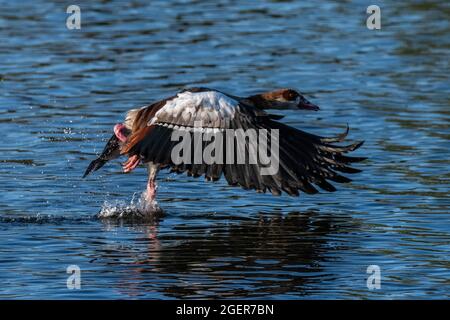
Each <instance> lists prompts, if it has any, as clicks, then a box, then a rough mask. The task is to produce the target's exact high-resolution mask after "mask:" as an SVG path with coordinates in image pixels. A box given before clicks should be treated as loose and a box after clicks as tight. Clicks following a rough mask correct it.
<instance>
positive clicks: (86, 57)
mask: <svg viewBox="0 0 450 320" xmlns="http://www.w3.org/2000/svg"><path fill="white" fill-rule="evenodd" d="M77 4H78V5H79V6H80V8H81V29H80V30H69V29H67V27H66V18H67V17H68V16H69V15H68V14H66V8H67V5H68V4H67V2H64V1H52V2H47V1H41V0H39V1H22V2H20V6H19V5H18V4H17V3H15V2H11V1H0V8H1V10H0V37H1V44H0V135H1V137H2V144H1V145H0V179H1V182H2V183H1V185H2V187H1V190H2V192H1V195H0V199H1V200H0V281H1V283H2V285H1V286H0V298H27V299H30V298H31V299H34V298H50V299H53V298H57V299H69V298H82V299H92V298H98V299H105V298H125V299H127V298H136V299H137V298H146V299H173V298H193V299H195V298H250V299H252V298H268V299H312V298H325V299H330V298H339V299H342V298H352V299H353V298H356V299H359V298H365V299H366V298H367V299H377V298H387V299H398V298H419V299H422V298H449V297H450V255H449V252H450V234H449V232H450V212H449V205H450V197H449V194H448V193H449V182H450V181H449V180H450V173H449V168H450V160H449V159H450V154H449V139H450V130H449V119H450V109H449V105H450V103H449V93H450V88H449V84H450V81H449V47H450V37H449V32H450V27H449V7H448V5H446V4H443V3H442V4H441V3H440V2H439V1H427V2H426V4H423V3H422V2H418V1H410V4H406V3H400V2H399V1H397V2H395V3H394V2H387V1H378V2H377V4H378V5H379V6H380V7H381V18H382V26H381V27H382V28H381V30H368V29H367V27H366V24H365V20H366V17H367V16H368V15H367V14H366V7H367V5H368V3H366V2H365V1H349V2H338V3H334V2H320V3H316V2H311V3H310V4H307V3H305V2H303V1H301V2H300V1H267V2H254V1H251V2H250V1H228V0H227V1H225V0H220V1H214V2H204V1H151V3H147V1H131V2H125V1H101V2H98V3H93V2H88V1H78V2H77ZM189 86H207V87H211V88H216V89H219V90H223V91H225V92H229V93H231V94H235V95H241V96H246V95H250V94H254V93H258V92H262V91H266V90H271V89H274V88H282V87H291V88H296V89H298V90H300V91H301V92H303V93H304V94H305V95H306V97H308V99H310V100H311V101H312V102H314V103H316V104H318V105H319V106H320V107H321V109H322V110H321V111H320V112H305V111H295V110H282V111H277V112H278V113H279V114H283V115H285V118H284V119H283V120H282V121H283V122H285V123H287V124H289V125H292V126H295V127H297V128H301V129H303V130H305V131H309V132H312V133H315V134H319V135H333V134H336V133H338V132H341V131H342V130H343V129H344V128H345V126H346V124H347V123H348V124H349V126H350V134H349V138H350V139H353V140H365V144H364V146H363V147H362V148H361V149H360V150H358V151H356V152H355V153H354V155H356V156H366V157H368V160H366V161H365V162H363V163H360V164H358V165H357V167H358V168H361V169H363V172H362V173H360V174H357V175H353V176H352V178H354V181H353V182H352V183H351V184H347V185H338V186H337V187H338V189H339V190H338V192H335V193H320V194H317V195H305V194H302V195H301V196H300V197H298V198H295V197H288V196H286V195H284V196H282V197H273V196H271V195H269V194H265V195H264V194H256V193H254V192H252V191H245V190H242V189H239V188H232V187H229V186H228V185H227V184H226V183H225V182H224V181H223V180H221V181H219V182H216V183H206V182H204V181H203V180H202V179H194V178H188V177H186V176H185V175H175V174H170V173H168V172H161V173H160V175H159V185H160V187H159V204H160V206H161V207H162V208H163V209H164V211H165V214H164V215H163V216H161V217H156V218H155V219H152V220H150V221H137V222H136V221H132V222H130V221H122V220H114V219H109V220H101V219H97V218H96V214H97V213H98V212H99V211H100V210H101V208H102V207H103V208H105V206H106V207H112V208H114V207H117V206H124V205H125V206H126V205H130V204H131V203H132V201H133V198H134V199H136V198H138V197H139V196H140V193H141V191H142V190H143V189H144V188H145V184H146V177H147V175H146V171H145V168H143V167H139V168H138V169H136V170H135V172H133V173H132V174H123V173H122V172H121V166H120V161H124V160H125V159H121V160H120V161H119V160H116V161H113V162H111V163H109V164H108V165H106V166H105V167H104V168H102V170H100V171H98V172H96V173H95V174H93V175H92V176H90V177H89V178H87V179H84V180H82V179H81V176H82V174H83V172H84V170H85V168H86V167H87V165H88V164H89V162H90V161H91V160H93V159H94V158H95V157H96V155H97V154H98V153H99V152H100V151H101V149H102V148H103V146H104V143H105V141H106V140H107V139H108V138H109V137H110V135H111V133H112V126H113V125H114V124H115V123H117V122H119V121H121V119H123V116H124V113H125V111H126V110H128V109H131V108H133V107H138V106H142V105H145V104H148V103H150V102H153V101H156V100H159V99H161V98H164V97H167V96H169V95H172V94H174V93H175V92H177V91H178V90H180V89H182V88H186V87H189ZM69 265H77V266H79V268H80V270H81V289H79V290H77V289H75V290H69V289H68V288H67V286H66V280H67V277H68V276H69V274H67V273H66V268H67V267H68V266H69ZM370 265H377V266H379V268H380V272H381V288H380V289H372V290H370V289H369V288H368V287H367V279H368V277H369V276H370V275H371V274H368V273H367V268H368V266H370Z"/></svg>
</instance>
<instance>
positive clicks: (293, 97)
mask: <svg viewBox="0 0 450 320" xmlns="http://www.w3.org/2000/svg"><path fill="white" fill-rule="evenodd" d="M259 97H260V98H261V99H263V100H264V101H265V103H266V104H267V105H268V106H270V107H272V108H274V109H285V108H287V109H305V110H314V111H317V110H319V107H318V106H317V105H315V104H313V103H311V102H309V101H308V100H307V99H306V98H305V97H304V96H303V95H302V94H301V93H300V92H298V91H296V90H294V89H278V90H275V91H270V92H266V93H263V94H261V95H259Z"/></svg>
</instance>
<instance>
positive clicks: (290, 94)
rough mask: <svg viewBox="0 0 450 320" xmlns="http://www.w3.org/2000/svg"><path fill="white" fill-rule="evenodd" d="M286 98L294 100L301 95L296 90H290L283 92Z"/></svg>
mask: <svg viewBox="0 0 450 320" xmlns="http://www.w3.org/2000/svg"><path fill="white" fill-rule="evenodd" d="M283 96H284V98H285V99H286V100H288V101H293V100H295V99H297V97H298V96H299V95H298V93H297V92H295V91H294V90H288V91H286V92H285V93H284V94H283Z"/></svg>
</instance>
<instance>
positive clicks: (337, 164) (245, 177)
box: [83, 88, 365, 202]
mask: <svg viewBox="0 0 450 320" xmlns="http://www.w3.org/2000/svg"><path fill="white" fill-rule="evenodd" d="M283 108H297V109H307V110H319V107H317V106H316V105H314V104H312V103H310V102H309V101H308V100H306V99H305V98H304V97H303V96H302V95H301V94H300V93H299V92H297V91H295V90H292V89H280V90H276V91H272V92H266V93H262V94H257V95H253V96H250V97H247V98H240V97H237V96H232V95H230V94H227V93H224V92H220V91H218V90H214V89H208V88H191V89H187V90H183V91H180V92H179V93H177V94H176V95H175V96H172V97H169V98H167V99H164V100H161V101H158V102H155V103H153V104H151V105H148V106H144V107H142V108H140V109H133V110H130V111H128V113H127V114H126V118H125V121H124V122H123V123H119V124H116V125H115V126H114V135H113V136H112V137H111V138H110V139H109V141H108V143H107V144H106V146H105V148H104V150H103V152H102V154H101V155H100V157H99V158H98V159H96V160H94V161H92V162H91V164H90V165H89V167H88V168H87V170H86V172H85V174H84V176H83V177H85V176H87V175H88V174H89V173H90V172H92V171H95V170H98V169H99V168H101V167H102V166H103V165H104V164H105V163H106V162H107V161H108V160H111V159H115V158H117V157H119V156H120V155H126V156H128V160H127V161H126V162H125V164H124V165H123V170H124V172H130V171H132V170H133V169H134V168H136V167H137V166H138V164H139V163H144V164H146V165H147V167H148V183H147V192H146V195H145V199H146V201H149V202H152V201H154V200H155V196H156V175H157V172H158V171H159V170H160V169H164V168H170V169H171V170H172V171H174V172H177V173H181V172H187V174H188V175H190V176H194V177H199V176H202V175H204V176H205V178H206V179H207V180H210V181H215V180H218V179H219V178H220V177H221V176H222V174H223V175H224V176H225V179H226V180H227V182H228V184H230V185H232V186H241V187H243V188H244V189H255V190H256V191H258V192H266V191H267V190H268V191H271V192H272V194H274V195H280V194H281V192H282V191H284V192H286V193H287V194H289V195H292V196H294V195H298V194H299V191H302V192H305V193H308V194H314V193H317V192H318V190H317V189H316V187H315V186H314V185H316V186H318V187H320V188H321V189H323V190H326V191H330V192H332V191H335V190H336V189H335V187H334V186H333V185H331V184H330V183H329V182H328V180H329V181H333V182H338V183H345V182H349V181H351V180H350V179H349V178H347V177H344V176H342V175H340V174H338V173H337V171H340V172H345V173H357V172H360V170H359V169H354V168H351V167H349V166H348V164H349V163H352V162H359V161H362V160H364V159H365V158H362V157H349V156H346V155H344V153H347V152H349V151H353V150H355V149H357V148H359V147H360V146H361V145H362V143H363V141H361V142H357V143H353V144H350V145H347V146H337V145H335V144H333V143H336V142H341V141H343V140H344V139H345V138H346V136H347V134H348V127H347V130H346V131H345V132H344V133H342V134H340V135H338V136H336V137H332V138H325V137H321V136H317V135H313V134H310V133H306V132H304V131H301V130H299V129H296V128H293V127H290V126H287V125H285V124H283V123H281V122H279V121H277V120H280V119H281V118H282V116H279V115H274V114H269V113H267V112H266V111H264V110H265V109H283ZM199 122H200V124H201V125H200V126H198V123H199ZM196 124H197V125H196ZM196 129H199V130H197V132H206V131H208V130H209V131H214V132H215V134H217V133H221V132H223V131H225V130H227V131H228V130H241V131H243V130H250V129H254V130H259V131H261V130H262V131H264V130H265V132H266V133H267V132H270V134H269V140H270V141H269V142H267V141H266V145H265V146H266V147H267V148H268V147H269V145H270V146H272V145H274V146H275V145H278V149H277V150H278V154H277V155H276V159H275V160H276V161H278V166H277V170H276V171H274V172H272V173H270V174H267V173H266V174H263V173H262V172H261V171H262V169H264V168H266V167H267V163H264V164H263V163H262V161H261V159H259V157H256V158H257V159H256V162H255V161H253V162H251V161H250V159H249V158H251V155H250V156H248V157H247V158H245V160H244V162H242V161H241V162H239V161H236V158H238V157H239V156H240V154H241V153H242V152H245V151H247V152H248V151H249V150H250V149H252V150H253V151H254V150H256V149H253V148H251V147H252V146H250V145H249V144H250V143H251V142H250V139H248V140H246V136H244V140H243V141H244V142H243V143H241V147H242V144H243V145H244V149H240V150H237V151H236V150H235V151H233V154H232V155H231V157H228V155H229V153H231V151H229V149H228V148H225V147H224V146H223V143H222V144H220V150H219V151H217V150H216V151H214V152H213V153H217V154H219V153H220V152H222V151H223V153H224V156H225V157H226V158H227V161H221V162H220V161H216V162H211V161H209V162H207V161H206V160H205V159H200V161H198V159H197V161H196V159H194V155H192V154H191V155H189V151H183V152H180V154H179V155H180V156H179V157H178V158H177V157H175V158H176V159H174V156H173V153H174V150H175V148H176V146H177V144H179V142H180V141H179V140H180V139H179V137H178V138H176V139H174V138H173V136H174V134H175V133H180V132H181V133H182V134H184V135H185V136H184V137H186V135H187V136H190V137H192V136H193V135H195V134H196ZM274 132H275V133H276V134H275V133H274ZM236 136H237V135H236ZM247 138H248V137H247ZM215 139H216V138H215ZM215 139H214V140H215ZM194 140H195V138H194ZM202 140H205V139H200V143H198V141H197V144H195V142H193V143H192V144H191V142H189V146H192V148H193V151H194V152H192V153H194V154H195V153H196V151H197V150H198V149H199V148H200V149H201V150H203V148H205V144H206V142H207V141H202ZM206 140H207V139H206ZM261 141H262V140H261ZM241 142H242V141H241ZM238 144H239V143H238ZM235 145H236V144H235V142H233V143H232V145H231V146H235ZM227 146H229V145H227ZM185 152H186V154H184V153H185ZM271 152H272V149H271ZM182 153H183V156H181V154H182ZM274 153H275V152H274ZM259 155H261V154H259ZM184 156H186V157H184ZM180 159H181V160H180ZM228 160H230V161H228Z"/></svg>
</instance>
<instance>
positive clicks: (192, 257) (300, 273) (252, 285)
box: [96, 211, 356, 298]
mask: <svg viewBox="0 0 450 320" xmlns="http://www.w3.org/2000/svg"><path fill="white" fill-rule="evenodd" d="M197 218H200V217H197ZM204 219H206V220H209V219H210V218H208V217H204ZM105 223H106V224H105V228H107V229H108V230H109V231H113V230H114V229H115V228H118V227H120V228H130V229H132V230H135V231H137V232H139V233H141V236H140V237H139V239H137V241H139V242H140V243H142V247H141V246H139V248H138V249H137V248H136V247H135V246H129V247H128V246H125V247H124V246H122V245H120V244H117V247H115V248H111V247H110V246H108V247H107V248H103V247H102V246H99V247H98V250H97V251H96V256H97V258H98V261H97V263H104V264H114V265H121V264H125V265H126V266H127V267H129V268H130V269H131V270H132V271H130V273H129V274H126V275H124V279H122V278H120V279H119V284H118V287H119V288H120V289H119V290H120V291H122V292H123V293H124V294H127V295H130V296H141V295H143V293H144V292H148V291H149V290H150V291H151V290H152V289H154V287H155V286H157V287H158V291H159V292H161V293H163V294H164V295H165V296H167V297H175V298H182V297H189V298H206V297H209V298H211V297H233V298H236V297H242V298H247V297H255V298H256V297H270V296H272V295H278V296H282V295H295V294H298V295H305V287H307V286H308V285H310V284H311V285H312V284H314V283H315V284H318V283H319V282H321V281H322V279H323V278H325V277H326V276H327V273H326V271H325V270H324V269H323V268H322V267H321V265H322V264H323V263H324V262H325V261H327V260H332V259H329V258H327V254H328V253H329V252H332V251H334V250H346V249H347V245H345V244H344V243H342V244H341V243H333V239H336V237H337V236H338V235H339V234H348V233H349V232H351V231H352V229H355V228H356V222H353V221H352V218H351V217H340V218H336V217H333V216H332V215H326V214H318V213H317V212H314V211H310V212H301V213H300V212H291V213H288V214H270V213H261V214H260V215H258V216H257V217H256V218H255V219H246V220H245V219H242V221H238V222H237V223H232V224H230V225H228V226H224V225H220V224H219V223H218V222H216V223H215V224H216V225H214V222H212V223H211V225H212V226H207V227H206V226H205V227H199V226H192V225H190V224H189V223H183V224H180V225H177V226H176V228H175V230H174V231H176V233H174V234H176V235H174V234H164V233H160V232H159V222H158V221H155V222H154V223H153V224H151V225H145V226H143V225H142V224H138V225H132V224H118V223H117V221H115V222H112V221H110V223H109V224H108V223H107V222H105ZM179 234H181V235H184V236H182V237H180V236H179ZM187 235H188V236H187ZM121 256H122V257H129V256H135V257H136V259H135V261H133V263H131V264H130V263H129V262H122V261H121V260H120V259H118V257H121ZM189 279H191V280H193V279H196V280H195V281H189Z"/></svg>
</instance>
